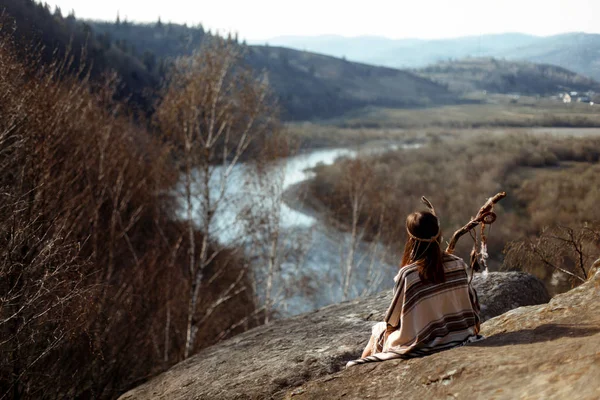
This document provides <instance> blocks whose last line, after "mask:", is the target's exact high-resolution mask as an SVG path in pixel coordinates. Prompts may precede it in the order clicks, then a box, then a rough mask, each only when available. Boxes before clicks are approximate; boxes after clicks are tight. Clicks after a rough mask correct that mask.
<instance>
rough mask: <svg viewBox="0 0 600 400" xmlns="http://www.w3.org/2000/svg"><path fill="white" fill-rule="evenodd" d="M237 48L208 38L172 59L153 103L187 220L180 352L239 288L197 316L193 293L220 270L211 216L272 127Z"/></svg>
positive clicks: (257, 83) (263, 90)
mask: <svg viewBox="0 0 600 400" xmlns="http://www.w3.org/2000/svg"><path fill="white" fill-rule="evenodd" d="M242 61H243V60H242V50H241V49H240V48H239V47H238V46H236V45H235V44H232V43H231V42H229V41H224V40H221V39H219V38H214V39H211V40H207V41H206V42H205V43H204V45H203V46H202V48H201V49H199V50H198V51H197V52H195V53H194V54H193V55H192V56H190V57H184V58H180V59H178V60H176V61H175V63H174V66H173V69H172V71H171V74H170V77H169V80H168V82H167V84H166V85H165V89H164V90H163V93H162V96H161V100H160V102H159V103H158V105H157V109H156V123H157V125H158V128H159V130H160V131H161V132H162V133H163V134H164V135H165V140H166V141H167V142H168V143H170V144H171V146H172V149H173V158H174V159H175V160H176V161H177V162H178V163H179V165H180V170H181V172H182V184H181V192H182V198H183V209H184V214H185V215H184V217H185V219H186V221H187V242H188V254H187V259H188V261H187V264H188V266H187V269H188V275H187V276H188V278H187V279H188V280H189V282H188V307H187V326H186V330H185V350H184V358H187V357H189V355H190V354H191V353H192V352H193V350H194V347H195V345H196V333H197V331H198V328H199V327H200V326H201V325H202V324H203V323H206V322H207V321H208V318H209V317H210V315H211V314H212V313H214V311H215V310H216V309H217V307H218V306H219V305H221V304H223V303H225V302H226V301H228V300H229V299H231V298H232V297H234V296H236V295H237V294H239V293H240V292H241V291H244V290H245V287H244V286H243V285H242V284H241V282H242V280H243V276H244V275H243V274H244V273H245V272H247V271H244V270H243V269H242V270H241V272H240V276H239V279H238V280H237V281H236V282H234V283H233V284H231V285H229V287H227V288H225V289H224V290H222V291H221V293H219V295H218V296H217V297H216V298H215V299H213V300H212V301H211V304H207V305H204V306H203V307H202V309H203V310H205V311H203V312H202V315H199V301H200V291H201V289H202V288H203V287H205V286H206V285H207V284H210V280H211V279H212V277H214V276H218V275H219V274H220V273H221V272H220V271H218V270H216V271H215V270H211V271H210V274H208V272H209V267H210V266H211V263H212V262H213V261H214V260H215V258H216V257H218V256H219V254H220V253H221V250H222V249H223V246H219V245H217V243H216V242H215V241H214V240H213V241H211V239H212V238H213V235H215V234H216V230H218V229H229V228H231V227H223V226H216V222H217V221H216V214H217V213H218V212H219V210H220V208H222V207H223V206H224V203H226V202H227V201H228V200H229V199H228V196H227V190H228V186H229V185H232V184H234V182H233V179H234V178H233V177H234V175H235V172H236V168H238V164H240V162H241V161H242V160H244V158H246V157H248V156H249V154H250V153H251V151H253V150H255V149H256V148H259V147H260V141H261V140H263V139H264V138H266V137H268V136H269V135H270V134H271V132H272V129H273V126H274V123H275V121H276V118H275V116H276V115H275V109H274V107H273V105H272V102H271V99H270V96H269V90H268V85H267V82H266V79H265V78H261V77H257V76H256V75H255V74H254V73H253V72H252V71H251V70H250V69H249V68H246V67H244V66H243V65H242Z"/></svg>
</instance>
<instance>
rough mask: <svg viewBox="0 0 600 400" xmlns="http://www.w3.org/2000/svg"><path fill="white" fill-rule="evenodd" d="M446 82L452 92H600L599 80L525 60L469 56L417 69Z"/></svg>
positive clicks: (422, 73) (438, 80)
mask: <svg viewBox="0 0 600 400" xmlns="http://www.w3.org/2000/svg"><path fill="white" fill-rule="evenodd" d="M416 72H417V73H418V74H419V75H421V76H423V77H426V78H429V79H432V80H434V81H436V82H440V83H443V84H446V85H448V88H449V89H450V90H452V91H455V92H470V91H474V90H486V91H488V92H491V93H520V94H528V95H537V94H539V95H547V94H556V93H558V92H569V91H579V92H586V91H590V90H591V91H596V92H599V91H600V83H598V82H596V81H595V80H593V79H591V78H588V77H586V76H582V75H579V74H577V73H574V72H572V71H569V70H567V69H565V68H561V67H557V66H554V65H549V64H534V63H532V62H524V61H506V60H498V59H494V58H468V59H463V60H456V61H447V62H441V63H438V64H435V65H431V66H429V67H426V68H422V69H420V70H417V71H416Z"/></svg>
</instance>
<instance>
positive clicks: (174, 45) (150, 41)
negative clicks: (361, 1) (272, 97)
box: [0, 0, 457, 120]
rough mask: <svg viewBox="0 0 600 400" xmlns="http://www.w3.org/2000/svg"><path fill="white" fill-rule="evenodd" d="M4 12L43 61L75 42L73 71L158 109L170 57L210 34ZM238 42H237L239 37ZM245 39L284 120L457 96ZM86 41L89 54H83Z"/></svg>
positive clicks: (25, 2)
mask: <svg viewBox="0 0 600 400" xmlns="http://www.w3.org/2000/svg"><path fill="white" fill-rule="evenodd" d="M0 10H4V11H5V13H6V14H7V15H8V16H9V17H11V18H12V19H14V25H15V26H16V39H17V40H19V41H20V42H21V43H31V42H32V41H33V42H35V43H39V44H41V45H42V60H43V61H46V62H48V61H49V60H50V59H51V58H52V57H53V54H55V52H56V53H57V54H59V56H60V55H61V54H64V53H65V52H66V51H67V49H68V48H69V47H70V48H71V49H72V53H73V54H74V55H76V58H75V62H74V64H73V67H72V68H73V70H74V71H76V70H77V68H78V66H79V65H80V64H82V63H83V64H85V65H88V66H90V67H91V68H92V77H99V76H100V75H101V74H102V73H103V72H104V71H107V70H114V71H116V72H117V74H118V76H119V78H120V79H121V81H122V85H121V91H120V96H122V97H124V98H125V97H127V98H130V99H131V102H133V104H134V105H136V106H138V107H139V108H140V109H141V110H143V111H146V112H151V108H152V107H151V104H152V95H151V93H153V92H156V89H157V88H158V87H159V85H160V82H161V80H162V79H163V77H164V74H165V72H166V71H167V69H168V66H169V63H170V60H172V59H173V58H174V57H177V56H181V55H185V54H190V53H191V52H192V51H193V50H194V49H197V48H198V47H199V46H200V44H201V42H202V41H203V40H205V39H206V38H209V37H210V34H209V33H208V32H205V31H204V29H203V28H202V26H196V27H188V26H185V25H177V24H170V23H169V24H166V23H162V22H160V21H157V22H156V23H153V24H133V23H130V22H127V21H125V20H123V21H120V20H119V21H115V22H97V21H79V20H77V19H76V18H75V16H74V15H72V14H70V15H68V16H66V17H64V16H63V15H62V13H61V11H60V9H56V10H50V8H49V6H48V5H46V4H44V5H42V4H38V3H36V2H34V1H33V0H3V2H2V5H0ZM231 40H232V41H233V42H235V43H237V38H235V37H232V38H231ZM239 45H240V46H244V48H245V49H246V50H247V52H246V53H247V62H248V63H249V64H250V65H251V66H253V67H254V68H256V69H257V71H261V70H264V71H266V72H267V73H268V75H269V79H270V82H271V86H272V88H273V90H274V92H275V94H276V95H277V96H278V97H279V99H280V103H281V105H282V108H283V113H282V114H283V117H284V118H285V119H294V120H298V119H312V118H328V117H334V116H337V115H340V114H343V113H346V112H348V111H350V110H352V109H355V108H360V107H364V106H368V105H380V106H389V107H419V106H428V105H436V104H448V103H454V102H456V101H457V97H456V96H455V95H454V94H452V93H451V92H449V91H448V90H447V88H446V87H445V86H443V85H440V84H437V83H434V82H432V81H430V80H428V79H427V78H423V77H420V76H417V75H415V74H414V73H412V72H408V71H400V70H396V69H391V68H385V67H375V66H370V65H364V64H358V63H353V62H349V61H345V60H342V59H337V58H334V57H330V56H323V55H318V54H313V53H308V52H303V51H296V50H291V49H283V48H278V47H270V46H246V45H245V44H243V43H242V44H239ZM84 47H86V48H87V52H85V53H83V54H84V57H85V59H80V55H81V54H82V52H81V49H82V48H84ZM24 48H25V47H24ZM25 51H26V50H25ZM149 93H150V95H149Z"/></svg>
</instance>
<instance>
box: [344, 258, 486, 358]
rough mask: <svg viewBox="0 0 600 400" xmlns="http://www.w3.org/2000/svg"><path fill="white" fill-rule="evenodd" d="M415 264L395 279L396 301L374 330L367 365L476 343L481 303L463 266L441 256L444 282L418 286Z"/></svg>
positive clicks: (455, 259) (453, 259)
mask: <svg viewBox="0 0 600 400" xmlns="http://www.w3.org/2000/svg"><path fill="white" fill-rule="evenodd" d="M417 268H418V267H417V265H416V264H410V265H407V266H405V267H402V268H401V269H400V271H399V272H398V274H397V275H396V277H395V278H394V281H395V282H396V284H395V287H394V298H393V299H392V303H391V304H390V306H389V308H388V310H387V313H386V315H385V319H384V321H383V322H379V323H377V324H376V325H375V326H374V327H373V331H372V338H371V342H370V343H372V346H373V347H372V350H371V355H370V356H368V357H366V358H361V359H358V360H354V361H350V362H348V364H347V367H350V366H352V365H356V364H363V363H367V362H376V361H384V360H390V359H394V358H412V357H420V356H425V355H428V354H432V353H435V352H438V351H441V350H445V349H449V348H451V347H455V346H458V345H462V344H465V343H467V342H470V341H474V340H477V339H480V338H481V337H480V336H478V333H479V324H480V319H479V303H478V300H477V294H476V292H475V290H474V289H473V288H472V287H471V286H470V285H469V280H468V276H467V270H466V268H467V266H466V264H465V262H464V261H463V260H462V259H461V258H458V257H456V256H454V255H451V254H445V255H444V272H445V277H446V279H445V282H444V283H438V284H433V283H428V282H422V281H421V278H419V273H418V270H417Z"/></svg>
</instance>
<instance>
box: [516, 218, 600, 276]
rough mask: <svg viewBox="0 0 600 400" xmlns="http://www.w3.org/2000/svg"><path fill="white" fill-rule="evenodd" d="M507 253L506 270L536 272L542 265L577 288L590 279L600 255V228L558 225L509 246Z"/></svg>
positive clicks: (584, 225) (586, 225) (595, 224)
mask: <svg viewBox="0 0 600 400" xmlns="http://www.w3.org/2000/svg"><path fill="white" fill-rule="evenodd" d="M504 252H505V254H506V257H505V261H504V264H505V267H506V268H509V269H513V268H519V267H520V268H522V269H523V270H526V271H533V270H534V269H535V267H536V266H539V265H542V266H543V267H544V268H546V269H549V270H550V271H553V272H556V273H559V274H563V275H564V276H566V277H568V281H569V282H570V283H571V285H578V284H580V283H583V282H585V281H586V280H587V279H588V277H589V275H590V271H591V270H592V267H593V264H594V260H596V259H597V258H598V256H599V255H600V225H598V224H597V223H585V224H583V225H582V226H580V227H577V228H573V227H570V226H564V225H555V226H552V227H548V228H545V229H544V230H543V231H542V232H541V233H540V235H539V236H538V237H537V238H534V239H529V238H526V239H524V240H521V241H515V242H511V243H509V244H507V246H506V248H505V250H504Z"/></svg>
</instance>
